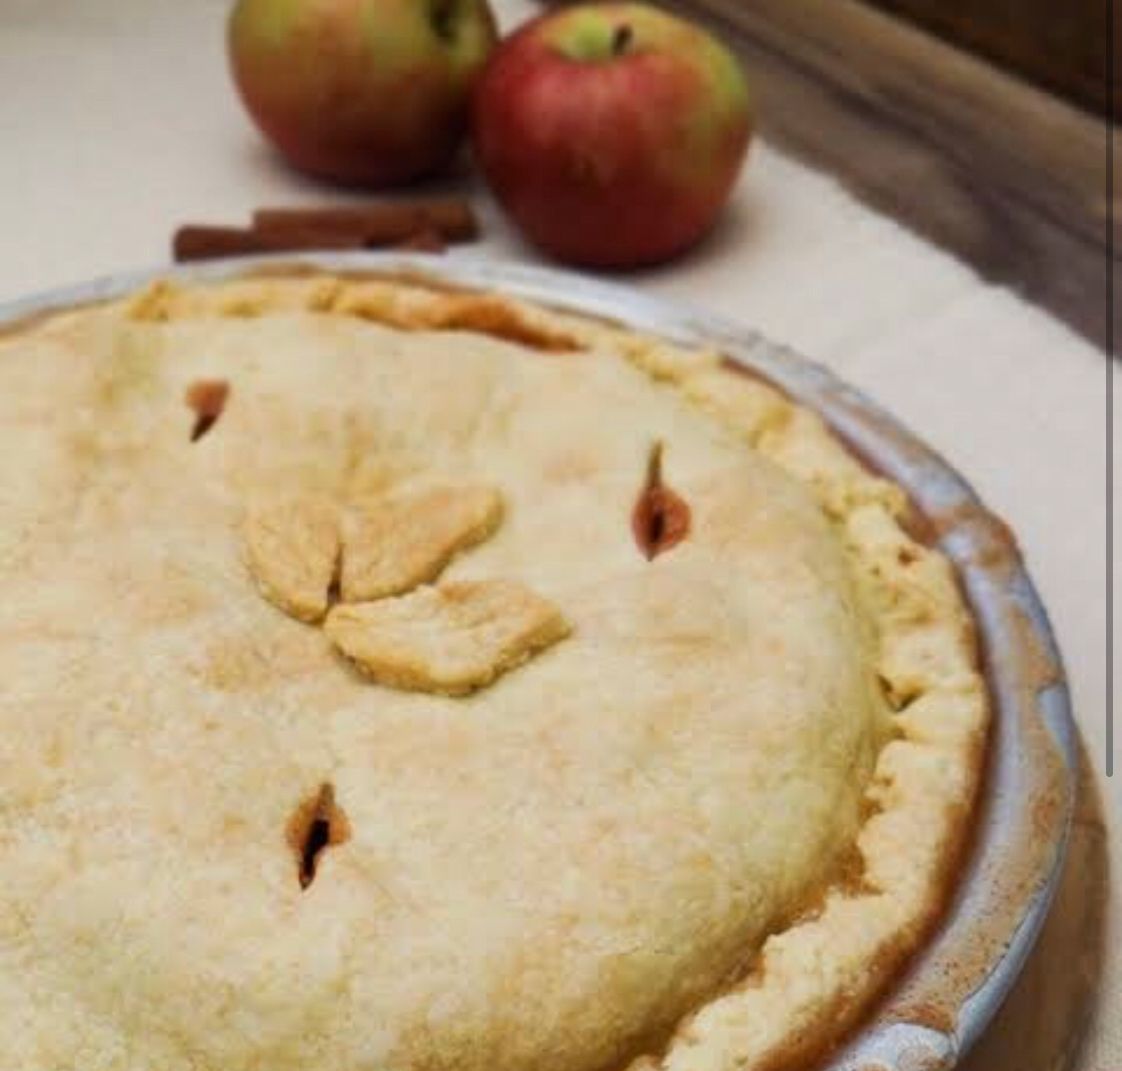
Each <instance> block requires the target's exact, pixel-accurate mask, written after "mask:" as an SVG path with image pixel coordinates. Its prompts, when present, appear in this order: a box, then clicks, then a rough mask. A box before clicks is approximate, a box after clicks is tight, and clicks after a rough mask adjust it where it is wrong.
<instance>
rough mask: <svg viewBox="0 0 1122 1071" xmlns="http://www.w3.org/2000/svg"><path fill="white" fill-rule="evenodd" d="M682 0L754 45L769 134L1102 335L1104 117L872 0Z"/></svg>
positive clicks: (732, 38)
mask: <svg viewBox="0 0 1122 1071" xmlns="http://www.w3.org/2000/svg"><path fill="white" fill-rule="evenodd" d="M679 6H680V7H681V8H682V9H683V10H684V11H685V12H686V13H690V14H696V15H700V16H702V17H703V18H705V19H707V20H708V21H710V22H711V23H712V24H713V25H714V27H715V28H716V29H717V30H718V31H719V33H720V35H721V36H722V37H723V38H724V39H725V40H726V41H728V42H729V43H730V44H731V45H732V46H733V47H734V48H736V49H737V50H738V52H739V53H740V54H741V55H742V57H743V58H744V60H745V63H746V65H747V67H748V70H749V74H750V76H751V79H752V82H753V85H754V88H755V91H756V97H757V101H758V114H759V122H760V126H761V129H762V130H763V132H764V133H765V134H766V135H767V137H768V138H769V139H770V140H772V141H773V142H775V143H776V144H778V145H780V146H781V147H783V148H785V149H787V150H788V151H791V152H793V153H794V154H795V155H797V156H799V157H801V158H802V159H804V160H806V161H807V162H809V163H811V164H813V165H814V166H817V167H821V168H823V169H825V170H827V171H830V172H832V173H834V174H835V175H837V176H838V177H840V178H841V179H842V181H843V182H844V183H845V184H846V185H847V186H848V187H849V188H850V189H851V190H852V191H854V192H855V193H856V194H857V195H858V196H859V197H861V198H862V199H863V200H865V201H867V202H868V203H870V204H872V205H873V206H874V207H877V208H879V209H881V210H883V211H887V212H888V213H890V214H891V215H893V216H895V217H897V218H898V219H900V220H901V221H902V222H904V223H905V224H907V225H909V226H911V227H912V228H914V229H916V230H917V231H919V232H920V233H921V234H923V235H924V236H926V237H928V238H930V239H931V240H933V241H935V242H937V243H939V244H941V245H943V246H945V247H946V248H948V249H950V250H951V251H952V252H954V253H956V254H958V255H959V256H961V257H963V258H964V259H965V260H967V261H968V262H970V263H971V264H972V265H973V266H974V267H975V268H977V269H978V270H979V271H980V272H981V273H982V274H983V275H984V276H986V277H987V278H989V279H993V280H996V281H999V282H1002V283H1006V284H1008V285H1010V286H1012V287H1014V288H1015V289H1017V290H1020V291H1022V292H1023V293H1024V294H1025V295H1026V296H1027V297H1029V298H1030V299H1031V300H1033V301H1035V302H1037V303H1038V304H1041V305H1043V306H1045V307H1046V308H1048V309H1049V310H1051V311H1052V312H1053V313H1054V314H1056V315H1058V316H1059V317H1060V318H1061V319H1063V320H1065V321H1067V322H1068V323H1069V324H1071V325H1072V326H1073V327H1075V328H1076V329H1077V330H1078V331H1080V332H1081V333H1082V334H1083V335H1085V336H1086V337H1087V338H1089V339H1090V340H1091V341H1093V342H1094V343H1095V344H1096V345H1098V346H1100V347H1103V346H1104V345H1105V338H1106V315H1107V314H1106V308H1107V305H1106V227H1107V217H1108V198H1107V190H1106V185H1105V183H1106V149H1107V127H1106V125H1105V124H1104V123H1103V122H1102V121H1101V120H1099V119H1096V118H1094V117H1092V116H1090V115H1088V114H1087V113H1085V112H1083V111H1081V110H1080V109H1078V108H1076V107H1074V106H1072V105H1070V104H1068V103H1066V102H1064V101H1062V100H1060V99H1059V98H1057V97H1054V96H1052V95H1050V94H1048V93H1046V92H1044V91H1042V90H1038V89H1035V88H1033V87H1032V86H1030V85H1029V84H1027V83H1025V82H1022V81H1021V80H1019V79H1017V78H1014V77H1012V76H1010V75H1008V74H1006V73H1005V72H1003V71H1002V70H1000V69H998V68H997V67H995V66H993V65H991V64H989V63H987V62H985V61H983V60H981V59H979V58H977V57H975V56H973V55H971V54H969V53H967V52H965V51H963V50H960V49H957V48H955V47H953V46H951V45H948V44H946V43H944V42H943V41H941V40H940V39H938V38H937V37H935V36H934V35H932V34H929V33H927V32H925V31H923V30H921V29H919V28H917V27H915V26H912V25H910V24H908V23H907V22H905V21H904V20H901V19H898V18H895V17H893V16H890V15H888V14H885V13H883V12H880V11H877V10H874V9H873V8H871V7H868V6H866V5H865V4H863V3H861V2H859V0H800V2H799V3H795V4H793V3H790V0H680V3H679ZM1055 17H1056V18H1063V17H1064V15H1063V14H1062V13H1061V12H1060V11H1059V10H1057V11H1056V14H1055ZM1111 137H1112V139H1113V141H1114V143H1115V144H1117V141H1118V134H1117V131H1116V130H1112V132H1111ZM1111 201H1112V203H1113V204H1114V205H1117V203H1118V182H1117V180H1116V181H1115V184H1114V188H1113V190H1112V191H1111ZM1114 216H1115V224H1114V234H1115V235H1117V234H1118V231H1119V217H1122V212H1119V211H1117V210H1116V211H1115V213H1114ZM1120 244H1122V243H1119V242H1118V241H1117V239H1116V240H1115V248H1116V250H1117V248H1118V246H1119V245H1120ZM1116 255H1117V254H1116ZM1119 274H1122V273H1119Z"/></svg>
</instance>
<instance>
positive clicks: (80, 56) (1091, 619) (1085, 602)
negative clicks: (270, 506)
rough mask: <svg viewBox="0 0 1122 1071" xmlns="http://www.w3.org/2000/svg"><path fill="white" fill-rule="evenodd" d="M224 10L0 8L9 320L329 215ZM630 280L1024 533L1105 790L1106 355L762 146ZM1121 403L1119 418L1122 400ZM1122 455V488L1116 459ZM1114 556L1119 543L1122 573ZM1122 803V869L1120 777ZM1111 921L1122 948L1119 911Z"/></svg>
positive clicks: (1107, 1017)
mask: <svg viewBox="0 0 1122 1071" xmlns="http://www.w3.org/2000/svg"><path fill="white" fill-rule="evenodd" d="M227 7H228V5H227V3H226V0H190V2H184V0H114V2H113V3H112V4H109V3H78V2H76V0H4V3H3V5H2V6H0V146H2V149H0V152H2V156H3V166H2V167H0V205H2V206H3V208H2V209H0V211H2V213H3V218H2V223H3V227H2V230H0V233H2V235H3V242H2V254H0V300H3V299H6V298H12V297H17V296H20V295H23V294H25V293H29V292H32V291H35V290H38V289H41V288H45V287H51V286H56V285H59V284H62V283H66V282H73V281H78V280H81V279H83V278H86V277H90V276H94V275H101V274H105V273H108V272H114V271H118V270H123V269H132V268H137V267H144V266H148V265H155V264H160V263H163V262H166V259H167V250H168V239H169V236H170V233H171V230H172V228H173V227H174V226H175V225H176V224H177V223H181V222H184V221H186V220H188V219H192V220H198V221H207V222H219V221H228V222H231V223H237V222H239V221H242V220H244V219H245V218H246V216H247V214H248V213H249V211H250V210H251V209H253V208H254V207H256V206H258V205H261V204H264V203H275V202H282V203H283V202H289V201H294V200H300V199H304V200H315V201H320V200H323V199H324V198H325V197H328V196H332V195H331V194H330V193H329V192H327V191H324V190H323V189H322V188H319V187H316V186H314V185H312V184H310V183H308V182H307V181H305V180H303V179H301V178H299V177H297V176H295V175H294V174H292V173H291V172H289V171H288V170H286V169H285V168H284V167H283V166H281V165H280V164H279V163H278V162H277V160H276V159H275V158H274V157H273V155H272V154H271V153H270V152H269V151H267V150H266V148H265V147H264V146H263V145H262V143H261V142H260V141H259V139H258V138H257V137H256V136H255V135H254V132H253V131H252V129H251V128H250V126H249V123H248V120H247V119H246V118H245V115H244V114H243V112H242V109H241V106H240V104H239V102H238V100H237V99H236V96H235V94H234V92H233V90H232V87H231V84H230V82H229V79H228V76H227V72H226V69H225V56H224V46H223V34H224V18H225V13H226V10H227ZM499 8H500V12H501V14H502V15H503V16H504V17H505V18H504V21H506V22H507V23H508V24H509V23H510V22H512V21H514V20H515V19H517V18H518V17H520V16H522V15H524V14H525V13H526V12H527V11H528V10H530V9H529V8H528V7H527V6H526V4H525V3H523V2H522V0H502V2H501V3H500V5H499ZM916 196H923V191H922V190H917V191H916ZM484 211H485V213H486V223H487V227H486V230H487V234H488V238H487V242H486V245H485V246H484V247H483V248H482V250H480V251H477V252H472V253H471V254H469V255H480V254H482V255H496V256H513V257H518V258H522V259H527V260H532V259H535V257H534V255H533V253H532V252H531V251H530V250H528V249H527V248H526V247H525V246H524V245H522V244H521V243H520V242H519V241H518V239H517V238H516V237H515V236H514V234H513V233H512V232H511V231H510V229H509V228H508V227H507V226H506V225H505V223H503V221H502V220H501V219H500V218H499V217H498V215H497V213H496V212H495V210H494V208H493V206H491V205H490V204H489V203H488V204H485V206H484ZM631 281H632V282H633V283H634V285H636V286H638V287H640V288H642V289H644V290H647V291H649V292H652V293H657V294H662V295H665V296H666V297H668V298H681V299H686V300H689V301H690V302H693V303H695V304H697V305H700V306H702V307H705V308H708V309H712V310H714V311H717V312H720V313H722V314H725V315H727V316H730V317H733V318H736V319H738V320H740V321H742V322H744V323H746V324H750V325H752V326H754V327H757V328H759V329H760V330H762V331H763V332H764V333H766V334H767V335H769V336H771V337H772V338H774V339H776V340H779V341H782V342H785V343H787V344H789V345H790V346H792V347H793V348H795V349H797V350H800V351H802V352H804V353H806V354H807V355H810V356H812V357H814V358H816V359H818V360H820V361H823V362H825V363H826V364H828V365H830V366H831V367H832V368H834V369H835V370H836V371H837V372H838V373H840V374H841V375H842V376H843V377H845V378H846V379H848V380H850V381H851V382H852V383H854V384H855V385H856V386H858V387H860V388H861V389H863V390H864V391H866V392H867V393H869V394H870V395H872V396H873V397H874V398H876V399H877V400H878V401H880V402H881V403H882V404H883V405H885V406H886V407H887V408H888V409H890V410H892V411H893V412H895V413H896V414H897V415H898V416H899V417H900V418H902V419H903V420H904V421H905V422H906V423H908V424H910V425H911V426H912V427H913V428H914V429H915V430H916V431H917V432H919V433H920V434H921V435H922V436H923V437H924V438H926V439H927V440H928V441H929V442H930V443H932V444H933V445H934V446H935V447H936V448H938V449H939V450H940V451H941V452H942V453H943V454H944V455H945V456H946V457H947V458H948V459H949V460H950V461H951V462H952V463H953V464H954V465H955V466H956V467H958V468H959V469H960V470H961V471H962V472H963V473H964V474H966V475H967V477H968V478H969V479H970V480H971V481H972V482H973V483H974V484H975V486H976V487H977V488H978V490H979V491H980V492H981V494H982V496H983V497H984V499H985V500H986V501H987V502H988V503H989V504H990V506H991V507H992V508H994V509H995V510H996V511H997V512H998V513H1000V514H1001V515H1002V516H1003V517H1005V518H1006V520H1008V521H1009V522H1010V524H1011V525H1012V527H1013V529H1014V530H1015V531H1016V532H1017V534H1018V537H1019V539H1020V542H1021V545H1022V547H1023V549H1024V552H1025V555H1026V557H1027V559H1028V562H1029V565H1030V568H1031V570H1032V573H1033V575H1034V576H1035V578H1036V581H1037V583H1038V585H1039V587H1040V590H1041V592H1042V593H1043V596H1044V599H1045V601H1046V603H1047V605H1048V608H1049V610H1050V612H1051V615H1052V618H1053V621H1054V624H1055V626H1056V629H1057V632H1058V635H1059V639H1060V643H1061V646H1062V648H1063V651H1064V655H1065V658H1066V663H1067V669H1068V673H1069V676H1070V680H1071V686H1072V691H1073V696H1074V703H1075V709H1076V712H1077V716H1078V719H1079V722H1080V725H1081V727H1082V730H1083V733H1084V736H1085V738H1086V740H1087V742H1088V744H1089V746H1090V750H1091V752H1092V755H1093V758H1094V765H1095V768H1096V770H1097V771H1099V772H1100V774H1101V772H1102V770H1103V768H1104V765H1105V731H1104V716H1105V674H1106V650H1105V636H1106V630H1105V580H1104V578H1105V567H1106V550H1105V546H1104V530H1105V520H1106V504H1105V480H1106V464H1105V449H1106V425H1105V389H1106V388H1105V374H1106V368H1105V361H1104V359H1103V357H1102V355H1101V354H1100V353H1098V352H1096V351H1095V350H1094V349H1093V348H1092V347H1091V346H1090V345H1088V344H1087V343H1085V342H1083V341H1081V340H1080V339H1079V338H1077V337H1076V336H1075V335H1073V334H1072V333H1071V332H1069V331H1068V330H1067V329H1065V328H1064V327H1063V326H1061V325H1060V324H1059V323H1057V322H1056V321H1055V320H1053V319H1051V318H1050V317H1049V316H1047V315H1046V314H1044V313H1042V312H1040V311H1038V310H1037V309H1035V308H1033V307H1030V306H1029V305H1027V304H1025V303H1024V302H1023V301H1021V300H1020V299H1019V298H1018V297H1016V296H1015V295H1014V294H1012V293H1010V292H1008V291H1006V290H1002V289H997V288H994V287H992V286H987V285H985V284H984V283H982V282H980V281H979V279H978V278H977V277H976V276H975V275H974V274H973V273H972V272H971V271H970V270H968V269H967V268H966V267H964V266H963V265H962V264H961V263H959V262H957V261H956V260H954V259H952V258H951V257H949V256H946V255H944V254H943V253H941V252H939V251H937V250H936V249H934V248H933V247H932V246H930V245H928V244H926V243H925V242H923V241H921V240H920V239H918V238H916V237H914V236H913V235H912V234H910V233H909V232H907V231H905V230H903V229H901V228H900V227H898V226H896V225H895V224H894V223H893V222H892V221H890V220H888V219H886V218H884V217H882V216H880V215H877V214H875V213H873V212H871V211H870V210H868V209H866V208H864V207H862V206H861V205H859V204H858V203H857V202H855V201H854V200H853V199H852V198H851V197H849V196H848V195H847V194H846V193H845V192H843V191H842V190H841V189H840V188H839V187H838V186H837V185H836V184H835V183H833V182H832V181H830V180H829V179H827V178H824V177H823V176H821V175H819V174H816V173H814V172H812V171H810V170H808V169H806V168H804V167H802V166H801V165H799V164H797V163H795V162H793V161H792V160H790V159H788V158H786V157H784V156H782V155H780V154H779V153H778V152H776V151H774V150H772V149H770V148H769V147H768V146H766V145H763V144H757V145H756V146H755V147H754V148H753V150H752V156H751V159H750V163H749V166H748V168H747V169H746V171H745V174H744V176H743V179H742V181H741V183H740V185H739V187H738V189H737V191H736V193H735V196H734V198H733V202H732V204H731V206H730V208H729V210H728V212H727V215H726V217H725V218H724V220H723V222H722V224H721V226H720V229H719V230H718V231H717V232H716V233H715V234H714V235H713V237H712V238H711V240H709V241H708V242H707V243H706V244H705V245H704V247H703V248H701V249H700V250H698V251H697V252H696V253H695V254H694V255H692V256H690V257H688V258H686V259H685V260H683V261H681V262H679V263H677V264H674V265H672V266H669V267H667V268H664V269H659V270H656V271H649V272H645V273H642V274H640V275H638V276H636V277H634V278H633V279H632V280H631ZM1116 397H1117V405H1116V412H1118V413H1119V414H1122V390H1119V391H1116ZM1116 450H1117V452H1116V455H1115V456H1116V471H1122V446H1119V447H1117V448H1116ZM1120 546H1122V533H1120V536H1119V541H1118V542H1117V543H1116V547H1115V557H1117V556H1118V554H1117V551H1118V548H1119V547H1120ZM1119 593H1120V595H1122V579H1120V584H1119ZM1119 602H1120V604H1122V598H1120V599H1119ZM1108 797H1109V800H1110V801H1112V802H1110V803H1108V807H1109V808H1110V809H1111V810H1113V812H1114V816H1113V817H1114V827H1113V833H1112V846H1113V849H1114V850H1113V857H1114V859H1115V860H1117V859H1118V858H1119V857H1120V855H1119V853H1120V850H1122V833H1120V829H1119V824H1118V820H1117V818H1118V815H1119V813H1120V812H1122V771H1120V772H1119V774H1118V775H1117V776H1116V777H1115V778H1114V780H1113V781H1112V782H1110V783H1109V784H1108ZM1113 918H1114V923H1115V932H1119V930H1120V928H1122V904H1120V902H1119V897H1118V895H1117V893H1116V894H1115V896H1114V905H1113ZM1112 943H1113V944H1115V945H1116V946H1117V945H1122V942H1119V941H1114V942H1112ZM1104 997H1105V999H1104V1006H1105V1009H1106V1014H1104V1015H1103V1016H1101V1017H1100V1022H1099V1024H1098V1026H1097V1028H1096V1030H1095V1036H1094V1038H1093V1039H1092V1043H1091V1045H1090V1047H1089V1049H1088V1050H1087V1051H1086V1052H1085V1054H1084V1057H1083V1060H1082V1067H1081V1071H1119V1069H1120V1068H1122V1022H1120V1021H1119V1019H1118V1016H1117V1013H1118V1012H1119V1011H1120V1010H1122V956H1120V955H1119V954H1118V953H1114V958H1113V961H1112V962H1111V963H1110V964H1108V968H1107V986H1106V992H1105V994H1104ZM1112 1013H1113V1014H1112Z"/></svg>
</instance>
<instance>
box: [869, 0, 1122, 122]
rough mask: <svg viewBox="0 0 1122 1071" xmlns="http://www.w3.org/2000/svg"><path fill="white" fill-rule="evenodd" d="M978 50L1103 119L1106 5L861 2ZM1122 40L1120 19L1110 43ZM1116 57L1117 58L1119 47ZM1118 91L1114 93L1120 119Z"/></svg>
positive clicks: (1086, 0)
mask: <svg viewBox="0 0 1122 1071" xmlns="http://www.w3.org/2000/svg"><path fill="white" fill-rule="evenodd" d="M866 2H867V3H871V4H874V5H875V6H877V7H881V8H884V9H885V10H886V11H893V12H895V13H897V14H900V15H904V16H906V17H907V18H910V19H912V20H914V21H915V22H916V23H918V24H919V25H921V26H924V27H926V28H927V29H929V30H932V31H933V32H934V33H937V34H939V35H940V36H941V37H944V38H946V39H947V40H948V41H950V42H951V43H952V44H956V45H960V46H962V47H964V48H967V49H970V50H971V51H976V52H978V53H980V54H981V55H983V56H986V57H987V58H988V59H991V60H993V61H994V62H995V63H998V64H1000V65H1002V66H1004V67H1007V68H1008V69H1009V70H1011V71H1013V72H1014V73H1016V74H1019V75H1021V76H1023V77H1024V78H1026V79H1027V80H1028V81H1030V82H1033V83H1034V84H1036V85H1038V86H1041V87H1042V88H1044V89H1048V90H1050V91H1052V92H1054V93H1056V94H1058V95H1059V96H1061V97H1064V98H1066V99H1067V100H1070V101H1072V102H1073V103H1075V104H1078V105H1079V106H1080V107H1083V108H1086V109H1088V110H1089V111H1092V112H1094V113H1095V114H1098V115H1106V114H1107V113H1108V102H1107V78H1106V67H1107V62H1108V51H1109V50H1108V48H1107V40H1108V37H1107V28H1106V27H1107V3H1108V2H1111V0H1067V2H1066V3H1064V4H1063V5H1062V6H1060V5H1057V4H1056V2H1055V0H866ZM1120 33H1122V20H1119V21H1118V22H1117V23H1116V25H1115V27H1114V34H1113V36H1114V38H1115V41H1116V42H1117V38H1118V35H1119V34H1120ZM1114 52H1115V55H1117V54H1119V53H1122V48H1119V47H1118V45H1117V43H1115V47H1114ZM1120 88H1122V86H1120V85H1119V84H1117V83H1116V84H1115V87H1114V102H1113V106H1114V110H1115V114H1117V112H1118V97H1119V89H1120Z"/></svg>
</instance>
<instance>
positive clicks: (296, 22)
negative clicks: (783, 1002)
mask: <svg viewBox="0 0 1122 1071" xmlns="http://www.w3.org/2000/svg"><path fill="white" fill-rule="evenodd" d="M495 38H496V31H495V22H494V18H493V17H492V14H491V10H490V8H489V7H488V5H487V0H238V3H237V4H236V5H235V6H234V9H233V12H232V14H231V16H230V22H229V27H228V36H227V44H228V51H229V58H230V66H231V68H232V71H233V75H234V81H235V82H236V84H237V87H238V90H239V92H240V93H241V96H242V99H243V101H244V102H245V105H246V107H247V108H248V109H249V112H250V115H252V117H253V119H254V120H255V121H256V123H257V125H258V126H259V127H260V128H261V130H262V132H263V133H264V134H265V135H266V137H267V138H268V139H269V140H270V141H272V142H273V144H274V145H276V147H277V148H278V149H279V150H280V151H281V153H282V154H283V155H284V156H285V157H287V158H288V160H289V161H290V162H291V163H292V164H293V165H294V166H295V167H297V168H299V169H300V170H302V171H306V172H308V173H309V174H312V175H316V176H319V177H322V178H328V179H333V180H336V181H340V182H345V183H356V184H369V185H394V184H398V183H402V182H407V181H409V180H411V179H414V178H417V177H419V176H421V175H424V174H427V173H430V172H433V171H436V170H439V169H440V168H441V167H443V166H445V165H446V164H447V163H448V162H449V160H450V159H451V158H452V156H453V154H454V153H455V151H456V149H457V147H458V145H459V144H460V141H461V139H462V137H463V135H464V132H465V129H466V125H467V113H468V102H469V98H470V94H471V89H472V85H473V83H474V82H475V80H476V78H477V76H478V75H479V73H480V71H481V70H482V68H483V65H484V63H485V62H486V59H487V56H488V54H489V53H490V51H491V48H492V46H493V45H494V43H495Z"/></svg>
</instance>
